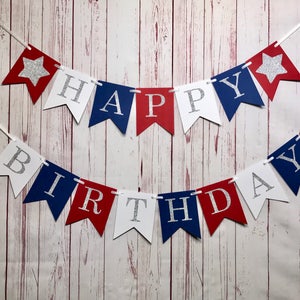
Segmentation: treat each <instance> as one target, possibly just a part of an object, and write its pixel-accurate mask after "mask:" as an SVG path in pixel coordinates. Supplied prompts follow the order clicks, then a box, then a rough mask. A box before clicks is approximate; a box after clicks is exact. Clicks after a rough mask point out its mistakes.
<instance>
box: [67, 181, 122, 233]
mask: <svg viewBox="0 0 300 300" xmlns="http://www.w3.org/2000/svg"><path fill="white" fill-rule="evenodd" d="M80 181H83V182H84V183H80V184H78V186H77V190H76V193H75V196H74V200H73V203H72V205H71V209H70V212H69V215H68V218H67V221H66V225H69V224H72V223H75V222H78V221H81V220H84V219H90V221H91V222H92V224H93V225H94V227H95V228H96V230H97V231H98V232H99V234H100V235H101V236H102V234H103V232H104V229H105V225H106V222H107V219H108V216H109V213H110V210H111V207H112V204H113V201H114V199H115V195H114V192H116V191H117V190H116V189H113V188H111V187H108V186H105V185H102V184H99V183H96V182H92V181H88V180H86V179H80Z"/></svg>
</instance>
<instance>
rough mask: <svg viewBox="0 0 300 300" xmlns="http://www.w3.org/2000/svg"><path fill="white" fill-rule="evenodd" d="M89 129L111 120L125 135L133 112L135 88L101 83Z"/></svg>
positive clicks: (97, 90)
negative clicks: (133, 91)
mask: <svg viewBox="0 0 300 300" xmlns="http://www.w3.org/2000/svg"><path fill="white" fill-rule="evenodd" d="M99 82H100V83H101V84H102V86H97V89H96V95H95V99H94V105H93V109H92V114H91V118H90V123H89V127H91V126H93V125H95V124H98V123H100V122H102V121H105V120H107V119H111V120H112V121H113V122H114V123H115V125H116V126H117V127H118V128H119V129H120V131H121V132H122V133H123V134H125V133H126V129H127V125H128V120H129V115H130V111H131V106H132V101H133V97H134V94H133V93H132V92H131V91H130V90H132V89H133V88H132V87H128V86H124V85H118V84H114V83H109V82H104V81H99Z"/></svg>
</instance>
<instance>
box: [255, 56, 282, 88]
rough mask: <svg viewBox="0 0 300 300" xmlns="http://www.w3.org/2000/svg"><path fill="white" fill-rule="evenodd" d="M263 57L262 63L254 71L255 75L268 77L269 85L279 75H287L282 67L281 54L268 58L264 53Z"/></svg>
mask: <svg viewBox="0 0 300 300" xmlns="http://www.w3.org/2000/svg"><path fill="white" fill-rule="evenodd" d="M262 55H263V63H262V65H261V66H260V67H259V68H258V69H257V70H256V72H257V73H260V74H265V75H266V76H267V77H268V80H269V82H270V83H272V81H273V80H274V79H275V77H276V76H277V75H279V74H285V73H287V70H286V69H285V68H284V67H283V66H282V64H281V61H282V54H278V55H276V56H274V57H272V56H269V55H267V54H265V53H263V54H262Z"/></svg>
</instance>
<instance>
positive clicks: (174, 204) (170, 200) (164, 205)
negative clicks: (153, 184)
mask: <svg viewBox="0 0 300 300" xmlns="http://www.w3.org/2000/svg"><path fill="white" fill-rule="evenodd" d="M193 192H194V191H183V192H175V193H166V194H160V195H158V199H159V200H158V205H159V212H160V222H161V230H162V238H163V243H164V242H165V241H166V240H167V239H168V238H169V237H171V236H172V235H173V233H175V232H176V231H177V230H178V229H179V228H182V229H184V230H185V231H187V232H189V233H190V234H191V235H193V236H194V237H196V238H201V234H200V223H199V216H198V207H197V199H196V196H195V195H193Z"/></svg>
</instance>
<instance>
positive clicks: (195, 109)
mask: <svg viewBox="0 0 300 300" xmlns="http://www.w3.org/2000/svg"><path fill="white" fill-rule="evenodd" d="M174 90H175V95H176V100H177V105H178V109H179V113H180V117H181V121H182V125H183V131H184V133H186V132H187V131H188V130H189V129H190V128H191V127H192V125H193V124H194V123H195V122H196V121H197V120H198V119H199V118H200V117H202V118H204V119H207V120H209V121H212V122H214V123H216V124H219V125H220V124H221V120H220V115H219V110H218V106H217V103H216V97H215V92H214V89H213V86H212V85H211V84H210V83H208V82H207V81H198V82H194V83H191V84H186V85H181V86H177V87H175V88H174Z"/></svg>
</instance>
